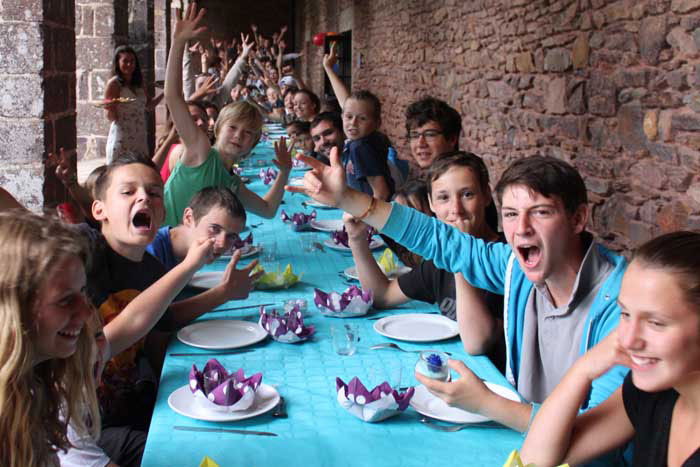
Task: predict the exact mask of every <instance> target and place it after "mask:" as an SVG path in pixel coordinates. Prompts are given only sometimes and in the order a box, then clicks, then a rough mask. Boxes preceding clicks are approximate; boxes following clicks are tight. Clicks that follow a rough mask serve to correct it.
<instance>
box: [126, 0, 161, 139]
mask: <svg viewBox="0 0 700 467" xmlns="http://www.w3.org/2000/svg"><path fill="white" fill-rule="evenodd" d="M153 1H154V0H129V45H130V46H131V47H133V48H134V50H135V51H136V54H137V55H138V57H139V64H140V65H141V73H142V74H143V79H144V82H145V83H146V93H147V94H148V95H149V96H151V97H154V96H155V94H154V91H155V89H154V86H153V82H154V80H155V70H154V68H155V67H154V51H155V42H154V34H153V29H154V16H153V14H154V12H153ZM161 91H162V90H161ZM154 116H155V112H147V114H146V125H147V127H148V128H147V129H146V137H147V140H148V147H149V148H150V150H151V152H152V151H153V148H154V147H155V118H154Z"/></svg>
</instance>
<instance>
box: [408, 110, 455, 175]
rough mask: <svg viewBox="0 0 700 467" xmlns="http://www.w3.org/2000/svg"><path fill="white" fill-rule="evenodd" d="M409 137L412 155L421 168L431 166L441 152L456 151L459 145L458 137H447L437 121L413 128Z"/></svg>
mask: <svg viewBox="0 0 700 467" xmlns="http://www.w3.org/2000/svg"><path fill="white" fill-rule="evenodd" d="M408 139H409V143H410V146H411V156H412V157H413V160H415V161H416V164H418V165H419V166H420V167H421V168H427V167H430V165H431V164H432V163H433V161H434V160H435V158H436V157H438V156H439V155H440V154H444V153H447V152H450V151H454V150H455V149H456V147H457V137H456V136H453V137H451V138H449V139H448V138H445V135H444V134H443V132H442V128H441V127H440V124H439V123H437V122H435V121H429V122H427V123H426V124H425V125H422V126H419V127H414V128H411V130H410V131H409V134H408Z"/></svg>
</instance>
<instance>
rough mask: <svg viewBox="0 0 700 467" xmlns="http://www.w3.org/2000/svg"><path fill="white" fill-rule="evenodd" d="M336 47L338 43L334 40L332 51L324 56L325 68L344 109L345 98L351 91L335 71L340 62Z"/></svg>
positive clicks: (339, 102)
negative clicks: (335, 66)
mask: <svg viewBox="0 0 700 467" xmlns="http://www.w3.org/2000/svg"><path fill="white" fill-rule="evenodd" d="M335 49H336V43H335V42H333V43H332V44H331V49H330V53H328V54H326V55H324V56H323V69H324V70H325V71H326V75H327V76H328V80H329V81H330V82H331V86H332V87H333V93H334V94H335V97H336V98H337V99H338V104H340V108H341V109H343V108H345V100H346V99H347V98H348V97H349V96H350V93H349V92H348V88H346V87H345V84H344V83H343V82H342V81H341V79H340V78H339V77H338V75H336V74H335V71H333V66H334V65H335V64H336V63H337V62H338V55H337V54H336V50H335Z"/></svg>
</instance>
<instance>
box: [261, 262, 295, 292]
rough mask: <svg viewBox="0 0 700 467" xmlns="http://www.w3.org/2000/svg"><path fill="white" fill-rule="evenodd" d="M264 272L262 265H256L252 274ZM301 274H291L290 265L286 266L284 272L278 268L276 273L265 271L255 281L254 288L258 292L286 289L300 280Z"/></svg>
mask: <svg viewBox="0 0 700 467" xmlns="http://www.w3.org/2000/svg"><path fill="white" fill-rule="evenodd" d="M258 271H264V268H263V267H262V265H257V266H256V267H255V268H254V269H253V272H258ZM302 275H303V273H302V274H299V275H297V274H294V273H293V272H292V265H291V264H287V267H286V268H284V271H282V270H280V269H279V267H278V268H277V271H269V272H268V271H265V273H264V274H263V275H262V276H260V277H259V278H258V280H257V281H255V288H256V289H259V290H265V289H286V288H289V287H291V286H293V285H294V284H296V283H297V282H299V281H300V280H301V276H302Z"/></svg>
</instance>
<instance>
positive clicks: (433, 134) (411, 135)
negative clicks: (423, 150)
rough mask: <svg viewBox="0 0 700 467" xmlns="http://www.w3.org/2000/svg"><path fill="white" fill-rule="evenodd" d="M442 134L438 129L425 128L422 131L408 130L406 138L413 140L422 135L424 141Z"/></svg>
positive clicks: (431, 139)
mask: <svg viewBox="0 0 700 467" xmlns="http://www.w3.org/2000/svg"><path fill="white" fill-rule="evenodd" d="M441 134H442V131H438V130H425V131H423V132H420V131H409V132H408V139H410V140H412V141H415V140H418V139H420V137H421V136H422V137H423V138H425V140H426V141H433V140H434V139H435V138H437V137H438V136H440V135H441Z"/></svg>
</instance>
